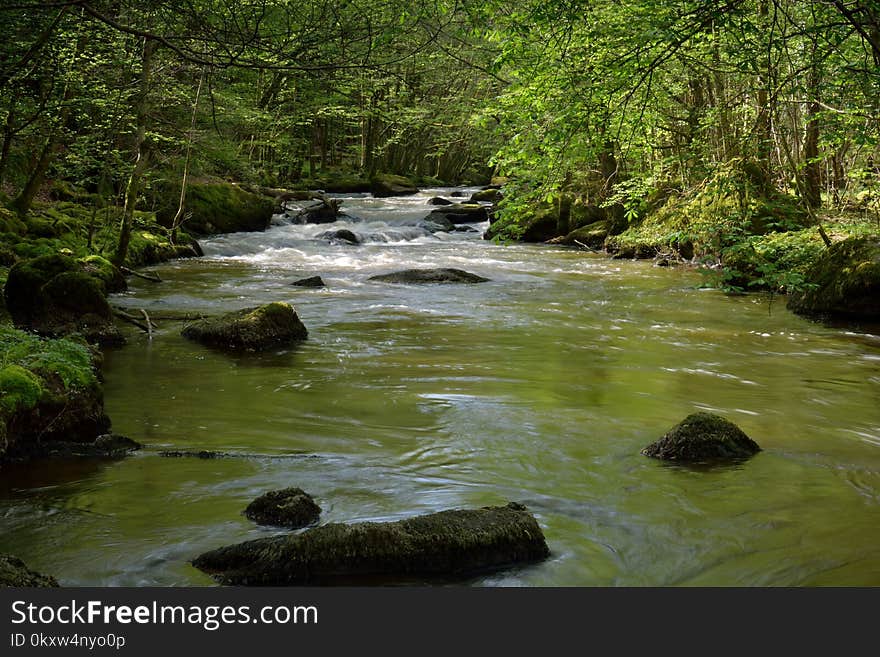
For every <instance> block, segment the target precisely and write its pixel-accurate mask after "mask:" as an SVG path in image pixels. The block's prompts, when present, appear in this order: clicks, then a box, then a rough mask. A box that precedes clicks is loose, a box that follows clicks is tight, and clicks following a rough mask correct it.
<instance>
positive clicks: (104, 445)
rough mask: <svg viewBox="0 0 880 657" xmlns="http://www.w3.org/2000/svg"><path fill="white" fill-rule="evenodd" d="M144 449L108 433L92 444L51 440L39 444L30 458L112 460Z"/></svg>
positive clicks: (35, 446) (139, 445)
mask: <svg viewBox="0 0 880 657" xmlns="http://www.w3.org/2000/svg"><path fill="white" fill-rule="evenodd" d="M141 448H143V445H141V444H140V443H139V442H136V441H134V440H132V439H131V438H127V437H126V436H120V435H118V434H112V433H106V434H103V435H101V436H98V437H97V438H96V439H95V440H94V441H92V442H70V441H67V440H49V441H43V442H40V443H37V444H35V445H34V449H33V450H32V451H31V453H30V454H29V455H28V458H35V457H43V458H76V457H88V458H110V459H120V458H123V457H125V456H128V455H129V454H131V453H132V452H136V451H137V450H139V449H141Z"/></svg>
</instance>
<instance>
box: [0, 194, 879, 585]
mask: <svg viewBox="0 0 880 657" xmlns="http://www.w3.org/2000/svg"><path fill="white" fill-rule="evenodd" d="M450 191H451V190H430V191H429V192H425V193H423V194H420V195H419V196H415V197H408V198H400V199H372V198H370V197H369V196H366V197H360V198H354V197H350V198H346V199H345V204H344V209H347V210H348V211H349V212H350V213H351V214H352V215H354V216H356V217H358V218H359V219H360V220H359V221H346V222H340V223H338V224H336V225H330V226H328V225H323V226H315V225H307V226H302V225H285V224H283V223H280V225H276V226H274V227H273V228H271V229H270V230H268V231H266V232H265V233H249V234H233V235H226V236H221V237H216V238H212V239H209V240H206V241H205V242H204V249H205V252H206V257H205V258H203V259H199V260H190V261H177V262H172V263H168V264H165V265H162V266H159V267H156V268H155V269H156V271H157V272H158V273H159V274H160V276H161V277H162V279H163V280H164V282H163V283H162V284H154V283H150V282H147V281H143V280H139V279H133V280H132V285H131V289H130V290H129V291H128V292H127V293H125V294H124V295H120V296H119V297H117V298H116V299H115V301H116V303H118V304H120V305H124V306H128V307H131V308H134V309H139V308H144V309H146V310H147V311H148V312H150V311H152V312H154V313H156V312H157V311H159V310H175V311H188V312H195V311H201V312H204V313H218V312H221V311H227V310H232V309H236V308H241V307H246V306H252V305H255V304H259V303H265V302H269V301H288V302H291V303H293V304H294V305H295V307H296V308H297V310H298V312H299V315H300V317H301V319H302V320H303V322H304V323H305V325H306V326H307V327H308V330H309V338H308V340H307V341H305V342H303V343H301V344H299V345H297V346H295V347H293V348H289V349H283V350H277V351H274V352H271V353H267V354H262V355H254V354H250V355H233V356H230V355H227V354H223V353H220V352H217V351H213V350H210V349H207V348H203V347H201V346H199V345H196V344H194V343H191V342H188V341H186V340H184V339H182V338H181V337H180V336H179V331H180V328H181V324H180V323H179V322H172V321H164V322H160V323H159V324H160V328H159V330H157V331H156V333H155V335H153V337H152V339H150V338H148V337H147V336H146V335H144V334H142V333H140V332H138V331H137V329H135V328H134V327H128V329H127V336H128V338H129V342H128V344H127V345H126V346H125V347H122V348H119V349H116V350H113V351H110V352H108V353H107V354H106V359H105V367H104V372H105V378H106V405H107V411H108V413H109V414H110V416H111V418H112V419H113V423H114V430H115V431H116V432H119V433H123V434H126V435H128V436H131V437H132V438H135V439H137V440H139V441H141V442H143V443H145V445H146V448H145V449H144V450H143V451H142V452H140V453H137V454H136V455H134V456H132V457H129V458H127V459H124V460H120V461H107V460H103V461H102V460H94V461H90V460H85V461H77V462H73V463H70V462H46V463H37V464H34V465H31V466H30V467H27V468H21V467H18V468H15V467H10V468H7V469H5V470H4V472H3V481H2V483H0V522H2V525H0V526H2V533H0V552H11V553H14V554H17V555H19V556H21V557H22V558H24V559H25V560H26V561H27V562H28V563H29V565H31V567H34V568H36V569H38V570H41V571H45V572H49V573H53V574H56V575H57V576H58V578H59V580H60V581H61V582H62V583H63V584H69V585H99V586H104V585H130V586H142V585H159V586H166V585H210V584H212V583H213V582H212V580H210V579H209V578H208V577H206V576H204V575H203V574H201V573H199V572H198V571H197V570H195V569H194V568H193V567H192V566H191V565H190V564H189V563H188V562H189V560H190V559H192V558H193V557H194V556H196V555H198V554H199V553H201V552H203V551H205V550H208V549H212V548H215V547H218V546H220V545H225V544H230V543H235V542H238V541H242V540H246V539H251V538H256V537H260V536H267V535H271V534H273V533H275V532H277V531H278V530H277V529H272V528H265V527H258V526H256V525H254V524H253V523H251V522H250V521H248V520H247V519H246V518H244V517H243V515H242V509H243V508H244V507H245V506H246V505H247V503H248V502H249V501H250V500H252V499H253V498H254V497H256V496H257V495H259V494H261V493H263V492H265V491H267V490H271V489H278V488H283V487H287V486H299V487H301V488H303V489H305V490H306V491H308V492H310V493H312V494H313V495H314V496H315V497H316V499H317V500H318V502H319V503H320V504H321V506H322V507H323V509H324V512H323V515H322V522H353V521H362V520H394V519H399V518H403V517H407V516H411V515H414V514H419V513H426V512H432V511H438V510H441V509H448V508H455V507H478V506H483V505H490V504H500V503H504V502H506V501H508V500H515V501H519V502H523V503H525V504H526V505H527V506H528V507H529V509H530V510H531V511H532V512H533V513H534V514H535V516H536V517H537V518H538V521H539V523H540V525H541V526H542V528H543V530H544V533H545V535H546V537H547V541H548V544H549V546H550V549H551V551H552V556H551V558H550V559H548V560H547V561H546V562H543V563H541V564H537V565H533V566H528V567H524V568H517V569H513V570H508V571H504V572H502V573H496V574H493V575H490V576H486V577H482V578H479V579H476V580H473V581H471V582H469V583H470V584H475V585H480V586H486V585H488V586H493V585H504V586H519V585H522V586H569V585H577V586H610V585H625V586H645V585H653V586H667V585H722V586H726V585H745V586H765V585H843V586H849V585H880V338H878V337H876V336H874V335H871V333H870V332H867V331H858V330H853V329H849V330H848V329H835V328H827V327H823V326H821V325H818V324H815V323H811V322H809V321H807V320H805V319H802V318H799V317H797V316H795V315H792V314H791V313H789V312H788V311H786V310H785V308H784V303H783V302H781V301H776V302H775V303H773V304H772V305H770V304H768V301H767V299H766V298H759V297H750V296H749V297H734V298H730V297H726V296H724V295H723V294H721V293H719V292H717V291H712V290H704V289H700V284H701V282H702V279H701V278H700V276H699V274H698V273H696V272H693V271H690V270H682V269H668V268H658V267H653V266H652V264H651V263H650V262H629V261H617V260H610V259H607V258H606V257H604V256H602V255H598V254H589V253H584V252H578V251H574V250H568V249H564V248H555V247H548V246H536V245H501V244H493V243H489V242H486V241H483V240H481V239H480V234H479V233H463V232H456V233H449V234H445V233H440V234H437V235H433V236H432V235H429V234H427V233H426V231H424V230H422V229H421V228H419V227H418V225H417V224H418V220H419V219H421V218H422V217H424V216H425V214H426V213H427V211H428V210H429V209H430V208H429V207H428V206H427V205H426V200H427V198H428V197H429V196H433V195H437V194H442V193H448V192H450ZM337 228H350V229H351V230H353V231H354V232H356V233H358V234H359V235H360V236H361V237H362V238H363V239H364V240H365V243H363V244H361V245H357V246H355V245H350V244H345V243H339V242H330V241H328V240H326V239H321V238H319V237H318V236H319V235H320V234H322V233H324V232H325V231H327V230H333V229H337ZM480 228H482V227H480ZM427 266H431V267H457V268H461V269H466V270H468V271H472V272H474V273H477V274H480V275H483V276H485V277H487V278H489V279H491V281H490V282H488V283H481V284H477V285H428V286H403V285H392V284H384V283H376V282H371V281H368V280H367V279H368V277H369V276H371V275H373V274H379V273H386V272H390V271H395V270H399V269H404V268H410V267H427ZM312 275H320V276H322V277H323V278H324V280H325V281H326V283H327V287H326V288H321V289H307V288H300V287H294V286H292V285H291V282H292V281H294V280H296V279H298V278H303V277H306V276H312ZM696 410H710V411H715V412H719V413H722V414H723V415H725V416H726V417H728V418H730V419H732V420H733V421H735V422H736V423H737V424H739V425H740V426H741V427H742V428H743V429H744V430H745V431H746V433H748V434H749V435H750V436H752V437H753V438H754V439H755V440H756V441H757V442H758V443H759V444H760V445H761V446H762V447H763V448H764V450H763V451H762V452H761V453H759V454H758V455H757V456H755V457H754V458H752V459H751V460H749V461H747V462H745V463H741V464H738V465H734V466H729V467H718V468H713V469H705V468H704V469H694V468H685V467H679V466H670V465H665V464H663V463H660V462H658V461H656V460H653V459H649V458H646V457H644V456H641V455H640V454H639V450H640V449H641V448H643V447H644V446H645V445H647V444H648V443H650V442H652V441H653V440H655V439H656V438H657V437H659V436H660V435H661V434H663V433H664V432H665V431H666V430H667V429H669V428H670V427H671V426H672V425H674V424H676V423H677V422H678V421H680V420H681V419H682V418H683V417H685V416H686V415H687V414H689V413H691V412H694V411H696ZM162 450H217V451H222V452H227V453H230V454H233V455H234V456H231V457H228V458H217V459H211V460H203V459H197V458H165V457H162V456H161V455H160V452H161V451H162Z"/></svg>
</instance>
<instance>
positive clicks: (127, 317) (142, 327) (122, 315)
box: [113, 309, 152, 334]
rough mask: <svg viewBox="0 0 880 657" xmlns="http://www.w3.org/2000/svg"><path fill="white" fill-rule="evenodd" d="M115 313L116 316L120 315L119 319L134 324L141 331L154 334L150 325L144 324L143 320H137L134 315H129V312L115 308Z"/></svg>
mask: <svg viewBox="0 0 880 657" xmlns="http://www.w3.org/2000/svg"><path fill="white" fill-rule="evenodd" d="M113 314H114V315H116V317H118V318H119V319H121V320H123V321H126V322H128V323H129V324H134V325H135V326H137V327H138V328H139V329H140V330H141V331H144V332H145V333H150V334H152V330H151V329H150V327H149V326H146V325H145V324H143V323H142V322H140V321H139V320H137V319H136V318H135V317H132V316H131V315H129V314H128V313H127V312H125V311H122V310H117V309H114V310H113Z"/></svg>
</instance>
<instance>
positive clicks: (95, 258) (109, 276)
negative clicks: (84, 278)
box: [77, 255, 126, 292]
mask: <svg viewBox="0 0 880 657" xmlns="http://www.w3.org/2000/svg"><path fill="white" fill-rule="evenodd" d="M77 262H78V263H79V265H80V267H82V269H83V271H84V272H85V273H87V274H88V275H89V276H91V277H92V278H95V279H96V280H98V281H100V283H101V285H102V286H103V290H104V292H121V291H122V290H124V289H125V287H126V285H125V277H124V276H123V275H122V273H121V272H120V271H119V270H118V269H117V268H116V267H114V266H113V263H111V262H110V261H109V260H107V259H106V258H103V257H101V256H99V255H90V256H86V257H85V258H80V259H79V260H77Z"/></svg>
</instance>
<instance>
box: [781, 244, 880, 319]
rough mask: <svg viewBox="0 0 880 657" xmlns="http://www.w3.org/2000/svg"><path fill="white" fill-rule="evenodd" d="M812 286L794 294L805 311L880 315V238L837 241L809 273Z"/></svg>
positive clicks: (793, 303)
mask: <svg viewBox="0 0 880 657" xmlns="http://www.w3.org/2000/svg"><path fill="white" fill-rule="evenodd" d="M805 278H806V282H807V283H808V284H812V285H813V286H814V287H808V288H806V289H805V290H803V291H801V292H796V293H794V294H792V295H791V297H790V298H789V300H788V308H789V309H790V310H792V311H794V312H796V313H799V314H801V315H808V316H820V317H821V316H828V317H850V318H854V319H880V239H878V238H876V237H873V238H872V237H858V238H850V239H847V240H844V241H842V242H837V243H836V244H833V245H832V246H831V247H830V248H829V249H828V250H827V251H825V253H823V254H822V255H821V256H820V257H819V259H818V260H817V261H816V262H815V263H814V264H813V266H812V267H810V269H809V270H808V271H807V273H806V276H805Z"/></svg>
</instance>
